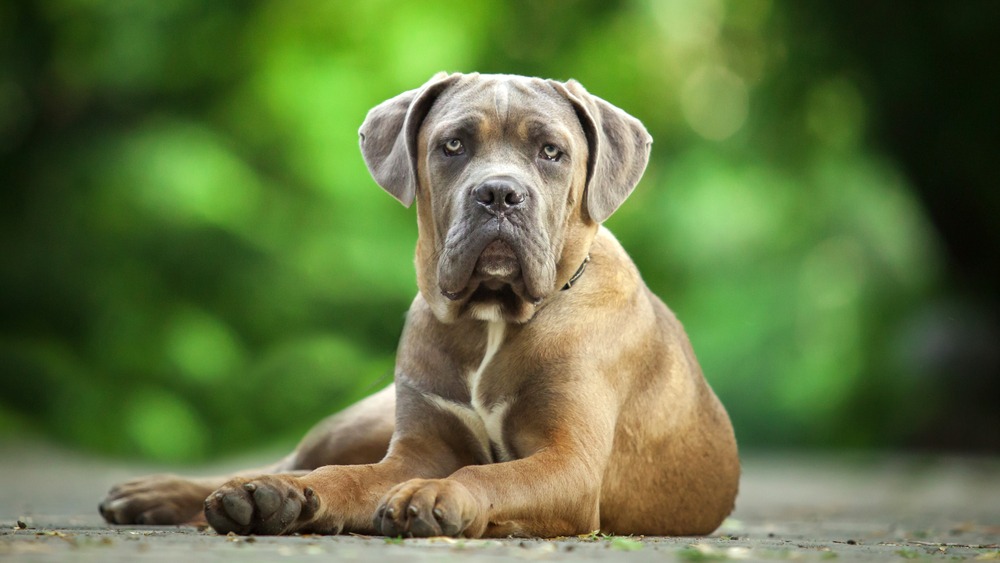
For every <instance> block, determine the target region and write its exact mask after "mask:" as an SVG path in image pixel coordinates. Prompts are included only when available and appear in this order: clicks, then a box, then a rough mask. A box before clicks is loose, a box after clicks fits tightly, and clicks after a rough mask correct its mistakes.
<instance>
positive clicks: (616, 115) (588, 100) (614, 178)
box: [549, 80, 653, 223]
mask: <svg viewBox="0 0 1000 563" xmlns="http://www.w3.org/2000/svg"><path fill="white" fill-rule="evenodd" d="M549 84H551V85H552V86H553V87H554V88H555V89H556V91H558V92H559V93H560V94H562V95H563V96H565V97H566V99H568V100H569V101H570V103H572V104H573V108H574V109H575V110H576V114H577V116H578V117H579V118H580V123H581V124H582V125H583V131H584V133H585V134H586V135H587V144H588V145H589V148H590V155H589V157H588V159H587V191H586V195H585V196H584V202H585V204H586V208H587V213H588V214H589V215H590V217H591V218H592V219H593V220H594V221H596V222H598V223H601V222H603V221H604V220H605V219H607V218H608V217H610V216H611V214H612V213H614V212H615V210H616V209H618V206H619V205H621V204H622V202H623V201H625V198H627V197H628V196H629V194H630V193H632V190H633V189H635V186H636V184H638V183H639V178H641V177H642V173H643V171H645V170H646V164H647V163H648V162H649V149H650V145H652V143H653V138H652V137H650V136H649V133H648V132H647V131H646V128H645V127H643V126H642V123H641V122H640V121H639V120H638V119H636V118H634V117H632V116H631V115H629V114H627V113H625V112H624V111H622V110H620V109H618V108H617V107H615V106H613V105H611V104H609V103H608V102H606V101H604V100H602V99H600V98H598V97H597V96H593V95H591V94H590V93H589V92H587V90H585V89H584V87H583V85H581V84H580V83H579V82H577V81H576V80H570V81H568V82H566V83H562V82H557V81H555V80H549Z"/></svg>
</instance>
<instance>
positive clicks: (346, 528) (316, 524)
mask: <svg viewBox="0 0 1000 563" xmlns="http://www.w3.org/2000/svg"><path fill="white" fill-rule="evenodd" d="M402 402H403V404H404V405H409V401H407V400H405V399H404V400H403V401H402ZM418 407H420V408H425V409H427V408H431V407H429V406H426V405H424V404H423V401H418ZM410 410H411V411H413V410H416V408H414V407H410ZM421 414H423V413H420V412H417V415H418V418H421V419H427V417H426V416H419V415H421ZM445 424H447V421H445V420H437V419H433V418H431V419H427V420H426V422H424V423H423V425H422V426H418V427H417V430H418V431H417V432H411V433H406V432H401V433H399V435H397V436H396V437H395V438H394V440H393V443H392V444H391V446H390V448H389V453H388V454H387V455H386V457H385V459H383V460H382V461H381V462H379V463H375V464H369V465H328V466H325V467H320V468H319V469H316V470H314V471H312V472H310V473H307V474H304V475H302V474H299V475H290V474H273V475H260V476H257V477H242V478H238V479H233V480H231V481H229V482H228V483H226V484H225V485H223V486H222V487H221V488H219V489H218V490H217V491H215V492H214V493H212V494H211V495H209V496H208V499H207V500H206V501H205V517H206V519H207V520H208V523H209V524H210V525H211V526H212V527H213V528H214V529H215V530H216V531H217V532H219V533H220V534H227V533H229V532H234V533H237V534H244V535H245V534H261V535H276V534H289V533H294V532H312V533H320V534H339V533H346V532H354V533H360V534H371V533H373V532H375V531H376V530H374V528H373V525H372V514H374V512H375V508H376V507H377V504H378V501H379V499H380V498H382V497H383V496H384V495H385V493H386V492H387V491H388V490H389V489H390V488H391V487H393V486H394V485H396V484H397V483H401V482H403V481H406V480H408V479H414V478H424V479H428V478H438V477H444V476H446V475H450V474H451V473H452V472H454V471H455V470H456V469H458V468H459V467H461V466H463V465H465V464H467V463H469V460H468V459H466V458H463V457H460V456H459V455H458V454H456V453H455V451H456V448H455V447H454V445H453V444H450V443H447V442H446V441H445V440H443V439H438V438H437V437H438V436H446V435H447V433H446V432H445V431H444V429H443V428H436V427H435V426H436V425H445ZM424 432H426V434H424Z"/></svg>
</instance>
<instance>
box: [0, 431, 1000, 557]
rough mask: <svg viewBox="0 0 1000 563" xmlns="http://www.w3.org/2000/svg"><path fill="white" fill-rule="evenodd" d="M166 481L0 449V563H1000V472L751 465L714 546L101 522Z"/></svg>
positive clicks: (927, 460)
mask: <svg viewBox="0 0 1000 563" xmlns="http://www.w3.org/2000/svg"><path fill="white" fill-rule="evenodd" d="M259 462H260V457H256V458H250V459H243V460H232V461H230V462H229V463H227V464H224V465H218V466H214V467H211V468H203V471H212V470H218V469H220V468H223V469H224V468H226V467H227V466H249V465H252V464H255V463H259ZM164 469H168V470H169V469H171V468H163V467H149V466H137V465H127V464H123V463H115V462H110V461H107V460H101V459H96V458H92V457H87V456H84V455H80V454H74V453H71V452H67V451H64V450H60V449H57V448H52V447H46V446H41V445H37V444H0V528H2V529H0V561H74V562H76V561H79V562H89V561H101V562H104V561H138V562H153V561H171V562H176V561H183V562H184V563H199V562H203V561H220V560H226V561H232V560H234V559H233V558H236V559H235V560H238V561H258V560H259V561H274V560H279V559H280V560H288V561H296V560H303V561H331V560H369V559H371V560H385V561H422V560H431V559H434V560H440V559H444V560H453V561H463V562H464V561H483V562H486V561H488V562H500V561H524V560H542V561H578V560H579V561H588V560H601V559H604V560H609V561H616V562H617V561H705V560H716V561H721V560H727V559H751V560H769V559H779V560H781V559H794V560H805V561H819V560H826V559H834V558H837V559H843V560H852V561H853V560H862V561H886V560H888V561H900V560H903V559H917V558H920V559H936V560H953V559H968V560H981V559H982V560H986V559H997V560H1000V545H998V544H1000V458H995V459H969V458H943V457H911V456H898V455H893V456H888V455H853V456H846V455H831V454H803V453H796V454H762V453H753V454H747V455H746V456H745V460H744V477H743V481H742V486H741V493H740V497H739V501H738V504H737V509H736V512H735V513H734V514H733V517H732V518H730V519H729V520H728V521H727V522H726V524H725V525H724V526H723V527H722V529H720V530H719V531H718V532H716V533H715V534H713V535H712V536H711V537H708V538H659V537H656V538H653V537H646V538H605V537H599V536H598V537H590V538H567V539H560V540H555V541H545V540H514V539H511V540H503V541H480V540H465V541H462V540H450V539H443V538H438V539H429V540H403V541H399V540H386V539H385V538H367V537H350V536H338V537H321V536H295V537H285V538H271V537H251V538H239V537H224V536H218V535H216V534H214V533H213V532H211V531H210V530H209V531H204V530H198V529H196V528H193V527H142V526H130V527H110V526H107V525H105V524H104V523H103V522H102V521H101V519H100V518H99V517H98V516H97V510H96V505H97V502H98V500H99V499H100V497H101V496H102V494H103V493H104V491H105V490H106V489H107V488H108V486H110V485H111V484H112V483H114V482H117V481H119V480H121V479H123V478H126V477H131V476H134V475H138V474H141V473H147V472H150V471H162V470H164ZM188 472H189V473H191V471H188ZM18 520H20V521H21V522H23V523H24V525H25V526H26V528H24V529H21V528H20V527H19V525H18V523H17V522H18Z"/></svg>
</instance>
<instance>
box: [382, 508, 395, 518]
mask: <svg viewBox="0 0 1000 563" xmlns="http://www.w3.org/2000/svg"><path fill="white" fill-rule="evenodd" d="M385 515H386V516H387V517H389V518H394V517H395V516H396V509H395V508H387V509H385Z"/></svg>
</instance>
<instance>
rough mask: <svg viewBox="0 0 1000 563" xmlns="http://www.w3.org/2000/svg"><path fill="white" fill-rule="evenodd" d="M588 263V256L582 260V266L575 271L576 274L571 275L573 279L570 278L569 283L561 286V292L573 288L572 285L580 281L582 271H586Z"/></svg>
mask: <svg viewBox="0 0 1000 563" xmlns="http://www.w3.org/2000/svg"><path fill="white" fill-rule="evenodd" d="M589 262H590V255H589V254H588V255H587V257H586V258H584V259H583V264H580V267H579V268H577V269H576V273H575V274H573V277H571V278H570V279H569V281H568V282H566V285H564V286H563V288H562V290H563V291H566V290H567V289H569V288H571V287H573V284H574V283H576V280H578V279H580V276H582V275H583V271H584V270H586V269H587V263H589Z"/></svg>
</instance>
